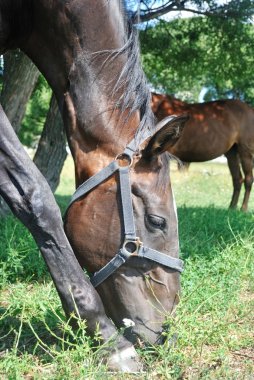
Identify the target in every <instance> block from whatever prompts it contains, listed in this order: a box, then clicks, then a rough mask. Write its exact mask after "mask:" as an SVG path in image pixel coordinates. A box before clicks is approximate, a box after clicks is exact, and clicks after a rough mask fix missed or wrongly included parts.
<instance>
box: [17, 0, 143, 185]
mask: <svg viewBox="0 0 254 380" xmlns="http://www.w3.org/2000/svg"><path fill="white" fill-rule="evenodd" d="M49 3H50V5H49ZM33 18H34V29H33V32H32V34H31V36H30V38H29V40H28V41H27V43H26V44H24V46H23V50H24V51H25V52H26V53H27V54H28V56H30V57H31V58H32V60H33V61H34V62H35V63H36V65H37V66H38V68H39V69H40V71H41V72H42V73H43V74H44V76H45V77H46V79H47V80H48V82H49V84H50V85H51V87H52V89H53V91H54V93H55V94H56V96H57V99H58V103H59V105H60V110H61V112H62V115H63V119H64V123H65V127H66V130H67V136H68V140H69V145H70V148H71V151H72V154H73V156H74V161H75V166H76V180H77V182H78V183H79V182H81V181H83V180H84V178H85V177H87V176H90V175H91V174H93V172H94V171H95V169H94V167H93V165H91V162H93V161H95V160H96V161H97V164H98V165H99V166H105V163H106V161H107V160H108V158H109V156H110V157H114V156H115V155H116V154H118V153H119V147H120V151H121V150H122V149H123V147H124V146H125V145H126V144H127V143H128V141H129V140H130V139H131V138H132V136H133V135H134V133H135V130H136V128H137V126H138V121H139V120H138V119H139V116H138V114H137V112H136V113H135V115H133V117H132V118H131V119H129V120H128V123H127V126H126V125H125V126H123V124H124V123H123V120H124V117H122V118H121V116H122V111H121V110H120V109H119V107H117V106H115V104H116V102H117V98H119V97H121V95H122V94H123V92H124V88H123V87H122V88H119V87H117V85H116V84H117V81H118V79H119V76H120V73H121V70H122V68H123V66H124V64H125V61H126V60H127V56H126V54H121V55H118V56H115V57H114V59H113V58H112V56H111V57H110V54H109V53H103V54H97V52H100V51H104V52H105V51H112V50H113V51H114V50H117V49H120V48H121V47H122V46H123V45H124V44H125V43H126V30H125V27H126V26H125V20H124V17H123V10H122V2H121V1H105V0H104V1H102V0H89V1H86V2H84V1H83V0H77V1H73V2H68V3H67V2H63V1H60V0H56V1H55V2H49V1H48V0H36V2H34V9H33ZM45 25H46V26H47V28H45ZM95 156H96V157H100V160H99V161H100V162H101V163H100V162H98V159H97V158H96V159H95V158H94V157H95ZM97 170H98V169H97Z"/></svg>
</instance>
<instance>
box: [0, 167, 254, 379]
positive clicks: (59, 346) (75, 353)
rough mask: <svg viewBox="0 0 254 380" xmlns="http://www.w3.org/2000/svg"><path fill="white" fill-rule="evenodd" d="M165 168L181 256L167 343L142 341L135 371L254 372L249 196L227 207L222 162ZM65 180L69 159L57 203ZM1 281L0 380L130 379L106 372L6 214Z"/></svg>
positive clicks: (0, 241)
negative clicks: (183, 169) (240, 205)
mask: <svg viewBox="0 0 254 380" xmlns="http://www.w3.org/2000/svg"><path fill="white" fill-rule="evenodd" d="M171 171H172V183H173V187H174V190H175V196H176V201H177V205H178V215H179V234H180V248H181V256H182V258H183V259H184V261H185V271H184V273H183V275H182V293H181V302H180V304H179V305H178V307H177V313H176V316H175V317H174V318H172V317H170V316H166V318H167V323H168V324H169V325H170V330H169V332H168V333H167V335H166V341H165V344H164V345H162V346H157V347H156V346H155V347H150V348H149V349H140V355H141V357H142V358H143V360H144V362H145V364H146V368H147V370H146V373H143V374H140V375H139V376H137V378H140V379H230V380H231V379H237V380H239V379H243V380H250V379H253V377H254V365H253V361H254V337H253V331H254V318H253V310H254V281H253V280H254V279H253V277H254V274H253V273H254V255H253V245H254V224H253V221H254V214H253V210H254V202H253V200H254V196H253V197H252V198H253V200H251V203H250V212H248V213H241V212H239V211H237V210H236V211H232V210H228V209H227V206H228V204H229V202H230V196H231V191H232V185H231V179H230V177H229V174H228V171H227V168H226V167H225V165H222V164H214V163H209V164H192V165H191V167H190V169H189V172H187V173H179V172H177V170H176V167H175V166H174V165H173V167H172V170H171ZM72 178H73V167H72V164H71V161H70V160H68V161H67V163H66V165H65V168H64V171H63V174H62V180H61V185H60V187H59V189H58V190H57V194H56V198H57V201H58V203H59V205H60V207H61V209H62V210H64V208H65V207H66V204H67V202H68V199H69V197H70V194H71V193H72V191H73V189H74V185H73V181H72ZM0 286H1V293H0V378H1V379H59V380H60V379H102V378H104V379H105V378H112V379H121V378H125V379H128V378H129V379H132V378H133V375H131V376H126V375H121V374H116V375H105V366H104V365H103V363H102V361H101V356H100V351H98V350H97V351H96V350H95V349H94V348H93V347H92V341H91V339H90V338H88V337H87V335H86V334H85V322H83V321H78V326H79V328H78V331H75V332H73V331H72V329H71V328H70V325H69V322H68V321H66V320H65V317H64V315H63V311H62V308H61V305H60V301H59V299H58V296H57V294H56V290H55V288H54V286H53V285H52V282H51V279H50V277H49V275H48V272H47V269H46V266H45V264H44V262H43V260H42V258H41V256H40V254H39V252H38V250H37V247H36V245H35V243H34V242H33V239H32V237H31V236H30V234H29V233H28V232H27V230H26V229H25V228H24V227H23V226H22V225H21V224H20V223H19V222H18V221H17V220H15V219H14V218H13V217H9V218H8V219H7V220H4V221H3V220H1V221H0ZM176 335H177V337H178V338H177V340H175V336H176ZM172 342H173V343H172Z"/></svg>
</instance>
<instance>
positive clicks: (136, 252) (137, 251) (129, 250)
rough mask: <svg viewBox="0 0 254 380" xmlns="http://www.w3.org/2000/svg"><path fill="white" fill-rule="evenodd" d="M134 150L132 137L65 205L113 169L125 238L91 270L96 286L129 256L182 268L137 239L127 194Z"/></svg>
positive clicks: (169, 257) (128, 194) (89, 189)
mask: <svg viewBox="0 0 254 380" xmlns="http://www.w3.org/2000/svg"><path fill="white" fill-rule="evenodd" d="M173 118H174V117H173V116H171V117H170V119H173ZM147 137H148V136H146V138H147ZM146 138H143V141H145V139H146ZM139 145H140V144H139ZM138 152H139V150H138V147H137V143H136V139H133V140H132V141H131V143H130V144H128V145H127V147H126V148H125V150H124V152H123V153H122V154H120V155H118V156H117V157H116V159H115V160H114V161H112V162H111V163H110V164H109V165H108V166H106V167H105V168H103V169H102V170H101V171H99V172H98V173H96V174H95V175H93V176H92V177H90V178H89V179H88V180H87V181H85V182H84V183H82V184H81V185H80V186H79V187H78V188H77V190H76V191H75V193H74V194H73V196H72V198H71V201H70V203H69V206H68V208H69V207H70V206H71V205H72V203H73V202H75V201H76V200H77V199H79V198H81V197H82V196H84V195H85V194H87V193H88V192H89V191H91V190H93V189H94V188H95V187H96V186H98V185H99V184H100V183H102V182H103V181H105V180H106V179H107V178H109V177H111V176H112V175H113V174H114V173H116V172H117V171H118V172H119V180H120V193H121V203H122V211H123V220H124V235H125V238H124V242H123V244H122V246H121V248H120V249H119V251H118V252H117V254H116V255H115V256H114V257H113V259H112V260H110V261H109V262H108V264H106V265H105V266H104V267H103V268H102V269H100V270H99V271H98V272H96V273H94V275H93V276H92V277H91V283H92V284H93V285H94V287H96V286H98V285H99V284H101V283H102V282H103V281H104V280H106V278H108V277H109V276H110V275H111V274H112V273H114V272H115V271H116V269H117V268H119V267H120V266H121V265H122V264H124V263H125V262H126V260H128V259H129V258H130V257H132V256H136V257H139V258H146V259H149V260H152V261H155V262H157V263H159V264H162V265H164V266H166V267H169V268H172V269H175V270H177V271H178V272H182V271H183V261H182V260H180V259H177V258H175V257H171V256H169V255H166V254H165V253H162V252H159V251H156V250H155V249H152V248H148V247H145V246H144V245H143V243H142V242H141V241H140V239H139V238H138V237H137V236H136V229H135V223H134V214H133V205H132V196H131V184H130V168H131V166H132V163H133V156H134V155H135V154H138ZM120 164H121V165H120Z"/></svg>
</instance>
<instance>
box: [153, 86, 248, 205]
mask: <svg viewBox="0 0 254 380" xmlns="http://www.w3.org/2000/svg"><path fill="white" fill-rule="evenodd" d="M152 110H153V112H154V114H155V115H156V117H157V118H158V120H161V119H162V118H164V117H166V116H168V115H172V114H174V115H182V114H186V115H188V116H189V120H188V121H186V125H185V128H184V130H183V133H182V134H181V137H180V138H179V140H178V141H177V143H176V144H174V145H173V146H172V148H171V149H170V153H172V154H173V155H175V156H176V157H178V158H179V159H180V160H182V161H183V162H186V163H190V162H203V161H208V160H212V159H214V158H217V157H219V156H221V155H225V156H226V158H227V163H228V167H229V170H230V173H231V176H232V182H233V195H232V199H231V202H230V208H236V207H237V203H238V199H239V195H240V191H241V187H242V184H243V183H244V186H245V194H244V198H243V202H242V206H241V210H242V211H247V209H248V202H249V197H250V193H251V188H252V183H253V171H252V168H253V155H254V109H253V108H251V107H250V106H249V105H248V104H246V103H244V102H242V101H240V100H237V99H227V100H216V101H211V102H205V103H191V104H189V103H186V102H183V101H181V100H180V99H176V98H174V97H172V96H169V95H164V94H157V93H152ZM242 172H243V174H242Z"/></svg>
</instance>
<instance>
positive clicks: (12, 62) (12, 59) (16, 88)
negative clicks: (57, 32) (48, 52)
mask: <svg viewBox="0 0 254 380" xmlns="http://www.w3.org/2000/svg"><path fill="white" fill-rule="evenodd" d="M38 77H39V70H38V69H37V67H36V66H35V65H34V64H33V62H32V61H31V60H30V59H29V58H28V57H27V56H26V55H25V54H24V53H22V52H21V51H18V50H15V51H12V52H8V53H6V54H5V55H4V75H3V87H2V92H1V104H2V106H3V109H4V111H5V113H6V115H7V116H8V119H9V120H10V122H11V124H12V126H13V128H14V130H15V131H16V133H17V132H18V130H19V128H20V124H21V121H22V119H23V117H24V115H25V111H26V106H27V102H28V100H29V99H30V96H31V94H32V91H33V89H34V86H35V84H36V82H37V80H38Z"/></svg>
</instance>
